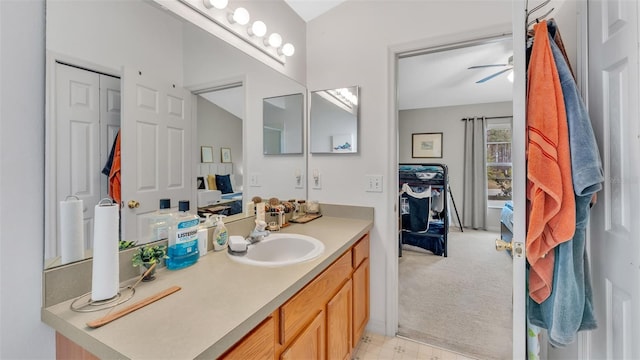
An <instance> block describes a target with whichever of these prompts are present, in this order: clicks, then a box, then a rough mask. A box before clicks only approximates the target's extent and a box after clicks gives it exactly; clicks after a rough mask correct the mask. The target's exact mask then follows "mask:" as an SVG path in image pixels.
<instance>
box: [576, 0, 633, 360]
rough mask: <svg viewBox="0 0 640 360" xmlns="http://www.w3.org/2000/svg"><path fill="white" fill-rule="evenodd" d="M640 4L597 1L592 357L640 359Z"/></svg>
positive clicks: (592, 45)
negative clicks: (599, 180)
mask: <svg viewBox="0 0 640 360" xmlns="http://www.w3.org/2000/svg"><path fill="white" fill-rule="evenodd" d="M638 16H639V9H638V2H637V1H612V0H610V1H605V0H598V1H593V0H590V1H589V22H588V24H589V25H588V26H589V31H588V32H589V113H590V116H591V121H592V122H593V128H594V131H595V134H596V138H597V141H598V147H599V148H600V153H601V156H602V161H603V166H604V171H605V183H604V191H601V192H600V193H599V194H598V202H597V204H596V205H595V207H594V208H593V210H592V213H591V258H592V270H593V274H592V282H593V290H594V304H595V309H596V316H597V319H598V329H597V330H595V332H593V335H592V336H591V339H592V347H591V352H592V354H591V358H594V359H640V342H639V341H638V339H640V238H639V235H638V234H640V221H639V220H640V185H639V179H640V170H639V168H640V129H639V124H640V123H639V120H640V115H639V111H640V109H639V107H638V103H639V102H640V97H639V96H640V93H639V84H638V81H639V78H638V40H639V39H638V37H639V35H638V31H639V30H638Z"/></svg>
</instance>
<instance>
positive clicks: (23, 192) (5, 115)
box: [0, 0, 55, 359]
mask: <svg viewBox="0 0 640 360" xmlns="http://www.w3.org/2000/svg"><path fill="white" fill-rule="evenodd" d="M44 14H45V9H44V1H43V0H31V1H19V0H3V1H0V204H2V207H1V208H0V284H2V285H1V286H2V289H1V290H0V358H2V359H45V358H46V359H51V358H53V357H54V356H55V352H54V336H53V330H51V328H49V327H48V326H46V325H45V324H44V323H42V322H40V307H41V305H42V262H43V261H42V258H43V251H44V248H43V238H44V233H43V229H44V221H43V218H42V216H43V207H44V187H43V185H42V184H43V181H44V36H45V30H44Z"/></svg>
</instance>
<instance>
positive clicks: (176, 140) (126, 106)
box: [120, 68, 196, 244]
mask: <svg viewBox="0 0 640 360" xmlns="http://www.w3.org/2000/svg"><path fill="white" fill-rule="evenodd" d="M122 81H123V94H122V95H123V97H122V99H123V104H122V105H123V106H122V108H123V121H122V132H121V133H120V136H121V151H122V168H121V169H122V175H121V176H122V202H123V207H122V211H121V215H122V220H123V223H122V226H123V228H124V231H125V232H124V236H123V239H124V240H134V239H135V240H138V243H139V244H140V243H144V242H147V241H148V237H149V235H148V234H149V225H148V215H149V214H150V213H152V212H154V211H155V210H157V209H158V202H159V199H161V198H170V199H171V205H172V207H177V205H178V201H179V200H190V201H191V208H192V209H193V210H195V207H196V203H195V199H192V195H193V190H192V187H193V186H195V181H194V180H193V179H192V174H191V168H192V164H191V163H192V153H193V149H192V147H193V146H195V145H193V144H192V143H191V128H192V120H191V116H190V112H191V105H190V98H191V94H190V93H189V92H188V91H187V90H185V89H182V88H180V87H178V86H175V85H174V84H172V83H170V82H168V81H166V80H162V79H161V78H160V77H156V76H153V75H151V74H148V73H146V72H144V71H138V70H134V69H133V68H125V70H124V77H123V79H122ZM136 204H137V205H136ZM130 205H131V206H130ZM136 206H137V207H136Z"/></svg>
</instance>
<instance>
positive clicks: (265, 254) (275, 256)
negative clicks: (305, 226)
mask: <svg viewBox="0 0 640 360" xmlns="http://www.w3.org/2000/svg"><path fill="white" fill-rule="evenodd" d="M323 252H324V244H323V243H322V242H321V241H320V240H318V239H316V238H314V237H311V236H307V235H300V234H286V233H275V234H274V233H271V234H270V235H269V236H266V237H265V238H264V239H263V240H261V241H259V242H257V243H254V244H253V245H249V249H248V250H247V252H246V253H245V254H243V255H232V254H228V255H229V257H230V258H231V259H233V260H235V261H237V262H240V263H243V264H249V265H256V266H270V267H278V266H285V265H292V264H298V263H301V262H305V261H309V260H313V259H315V258H317V257H318V256H320V255H322V253H323Z"/></svg>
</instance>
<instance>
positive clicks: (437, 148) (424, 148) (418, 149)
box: [411, 132, 442, 158]
mask: <svg viewBox="0 0 640 360" xmlns="http://www.w3.org/2000/svg"><path fill="white" fill-rule="evenodd" d="M411 149H412V151H411V157H413V158H442V133H441V132H440V133H415V134H412V138H411Z"/></svg>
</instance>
